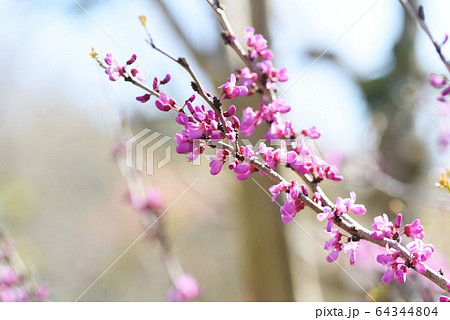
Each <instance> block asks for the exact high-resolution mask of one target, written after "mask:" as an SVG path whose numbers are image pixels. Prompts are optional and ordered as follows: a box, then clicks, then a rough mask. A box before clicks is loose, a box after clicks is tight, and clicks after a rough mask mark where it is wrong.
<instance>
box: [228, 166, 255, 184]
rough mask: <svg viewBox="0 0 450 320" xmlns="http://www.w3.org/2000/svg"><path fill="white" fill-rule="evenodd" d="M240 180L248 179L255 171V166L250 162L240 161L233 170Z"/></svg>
mask: <svg viewBox="0 0 450 320" xmlns="http://www.w3.org/2000/svg"><path fill="white" fill-rule="evenodd" d="M233 171H234V172H235V173H236V178H238V180H246V179H247V178H248V177H250V175H251V174H252V173H253V172H254V171H255V168H254V167H253V166H251V165H250V164H249V163H246V162H243V163H239V164H238V165H237V166H236V167H235V168H234V170H233Z"/></svg>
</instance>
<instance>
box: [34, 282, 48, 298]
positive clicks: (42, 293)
mask: <svg viewBox="0 0 450 320" xmlns="http://www.w3.org/2000/svg"><path fill="white" fill-rule="evenodd" d="M49 293H50V288H49V287H48V286H47V285H40V286H38V287H37V288H36V290H34V297H35V298H36V300H37V301H45V300H47V299H48V296H49Z"/></svg>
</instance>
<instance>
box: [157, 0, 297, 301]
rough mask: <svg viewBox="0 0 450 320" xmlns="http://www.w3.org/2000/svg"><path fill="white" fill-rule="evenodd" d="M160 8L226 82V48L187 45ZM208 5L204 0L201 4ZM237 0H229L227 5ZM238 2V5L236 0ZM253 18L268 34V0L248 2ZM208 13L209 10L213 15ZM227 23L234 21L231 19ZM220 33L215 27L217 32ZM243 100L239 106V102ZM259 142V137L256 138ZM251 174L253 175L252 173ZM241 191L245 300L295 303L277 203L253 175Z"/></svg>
mask: <svg viewBox="0 0 450 320" xmlns="http://www.w3.org/2000/svg"><path fill="white" fill-rule="evenodd" d="M156 3H158V5H159V6H160V8H161V9H162V10H163V12H164V14H165V15H166V17H167V19H168V20H169V21H171V24H172V25H173V27H174V29H175V31H176V32H177V33H178V35H179V36H180V39H182V40H183V41H184V42H185V43H186V45H187V47H188V48H189V50H190V51H191V52H192V54H193V56H194V57H195V58H196V60H197V63H198V64H199V65H200V66H201V67H202V69H203V70H204V71H206V72H207V73H208V75H209V77H210V79H211V80H212V82H213V83H214V84H216V85H219V84H222V83H224V82H225V80H226V79H227V77H228V76H229V75H230V73H231V72H232V71H233V70H234V69H235V67H237V66H232V65H231V63H230V60H229V58H228V56H227V50H229V49H228V48H226V47H225V46H224V45H223V44H221V45H220V46H219V48H217V50H216V51H215V52H214V53H213V54H208V55H205V54H204V53H202V52H201V50H197V49H196V48H195V47H193V46H192V45H191V44H190V43H189V39H187V37H186V36H185V34H184V33H183V30H182V25H180V24H179V22H178V21H176V19H174V17H173V16H172V14H171V12H170V10H168V8H167V6H166V5H165V4H164V1H162V0H158V1H156ZM204 5H206V1H205V3H204ZM231 5H236V3H231V2H230V3H229V6H231ZM238 5H242V4H238ZM250 10H251V19H250V20H251V22H252V24H253V26H254V27H255V28H256V30H257V32H258V33H261V34H263V35H264V36H266V37H268V35H269V32H268V26H267V13H266V1H263V0H256V1H255V0H252V1H250ZM211 14H212V13H211ZM231 24H233V19H232V17H231ZM217 37H219V30H218V32H217ZM241 101H242V102H243V103H245V105H243V104H239V102H241ZM260 102H261V97H260V96H254V97H251V98H249V99H248V98H246V99H243V100H240V101H237V103H236V104H237V106H239V107H241V108H240V109H241V110H242V108H244V107H246V106H248V105H250V106H254V107H257V106H259V103H260ZM267 129H268V128H267V127H263V126H261V127H260V128H258V129H257V130H256V131H255V133H254V136H255V137H258V138H261V137H263V136H264V134H265V132H266V131H267ZM256 140H257V139H256ZM253 176H257V174H254V175H253ZM259 180H261V182H259V183H260V184H261V185H262V186H263V187H264V189H265V190H268V188H269V186H270V184H269V183H267V182H266V181H265V180H266V179H259ZM236 183H237V184H239V185H237V188H238V190H239V194H240V201H239V202H240V203H239V204H238V205H237V207H238V208H240V209H239V212H238V213H236V215H237V217H238V219H239V222H240V223H239V225H240V233H241V234H240V237H241V239H242V242H241V243H242V248H240V249H241V250H242V252H241V255H242V262H243V276H244V278H245V279H243V281H242V282H243V283H244V285H245V286H246V288H245V291H244V293H243V299H245V300H248V301H293V300H294V294H293V288H292V279H291V273H290V267H289V259H288V250H287V244H286V239H285V235H284V231H283V228H282V223H281V219H280V214H279V210H280V209H279V207H278V206H277V205H275V204H274V203H272V202H271V201H270V197H269V196H268V195H267V194H265V191H264V190H261V188H260V187H259V186H258V185H257V184H256V183H255V181H253V180H252V179H251V178H250V179H249V180H247V181H244V182H236Z"/></svg>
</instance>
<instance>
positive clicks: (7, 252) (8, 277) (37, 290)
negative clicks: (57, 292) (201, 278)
mask: <svg viewBox="0 0 450 320" xmlns="http://www.w3.org/2000/svg"><path fill="white" fill-rule="evenodd" d="M11 255H12V248H11V246H10V245H8V244H4V245H3V246H2V248H1V249H0V302H25V301H45V300H46V299H47V298H48V293H49V289H48V287H47V286H46V285H40V286H37V287H34V286H33V287H31V286H29V285H27V283H26V282H27V281H26V277H25V276H24V275H23V274H21V273H20V272H18V271H17V270H16V269H15V268H14V267H13V265H12V262H11V261H12V256H11Z"/></svg>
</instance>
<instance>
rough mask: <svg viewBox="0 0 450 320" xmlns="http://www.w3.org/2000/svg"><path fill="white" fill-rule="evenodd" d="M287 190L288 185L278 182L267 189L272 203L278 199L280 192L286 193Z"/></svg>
mask: <svg viewBox="0 0 450 320" xmlns="http://www.w3.org/2000/svg"><path fill="white" fill-rule="evenodd" d="M288 188H289V183H287V182H283V181H282V182H280V183H279V184H276V185H273V186H271V187H270V188H269V191H270V193H271V194H272V202H273V201H275V199H276V198H277V197H278V195H279V194H280V192H282V191H286V190H287V189H288Z"/></svg>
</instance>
